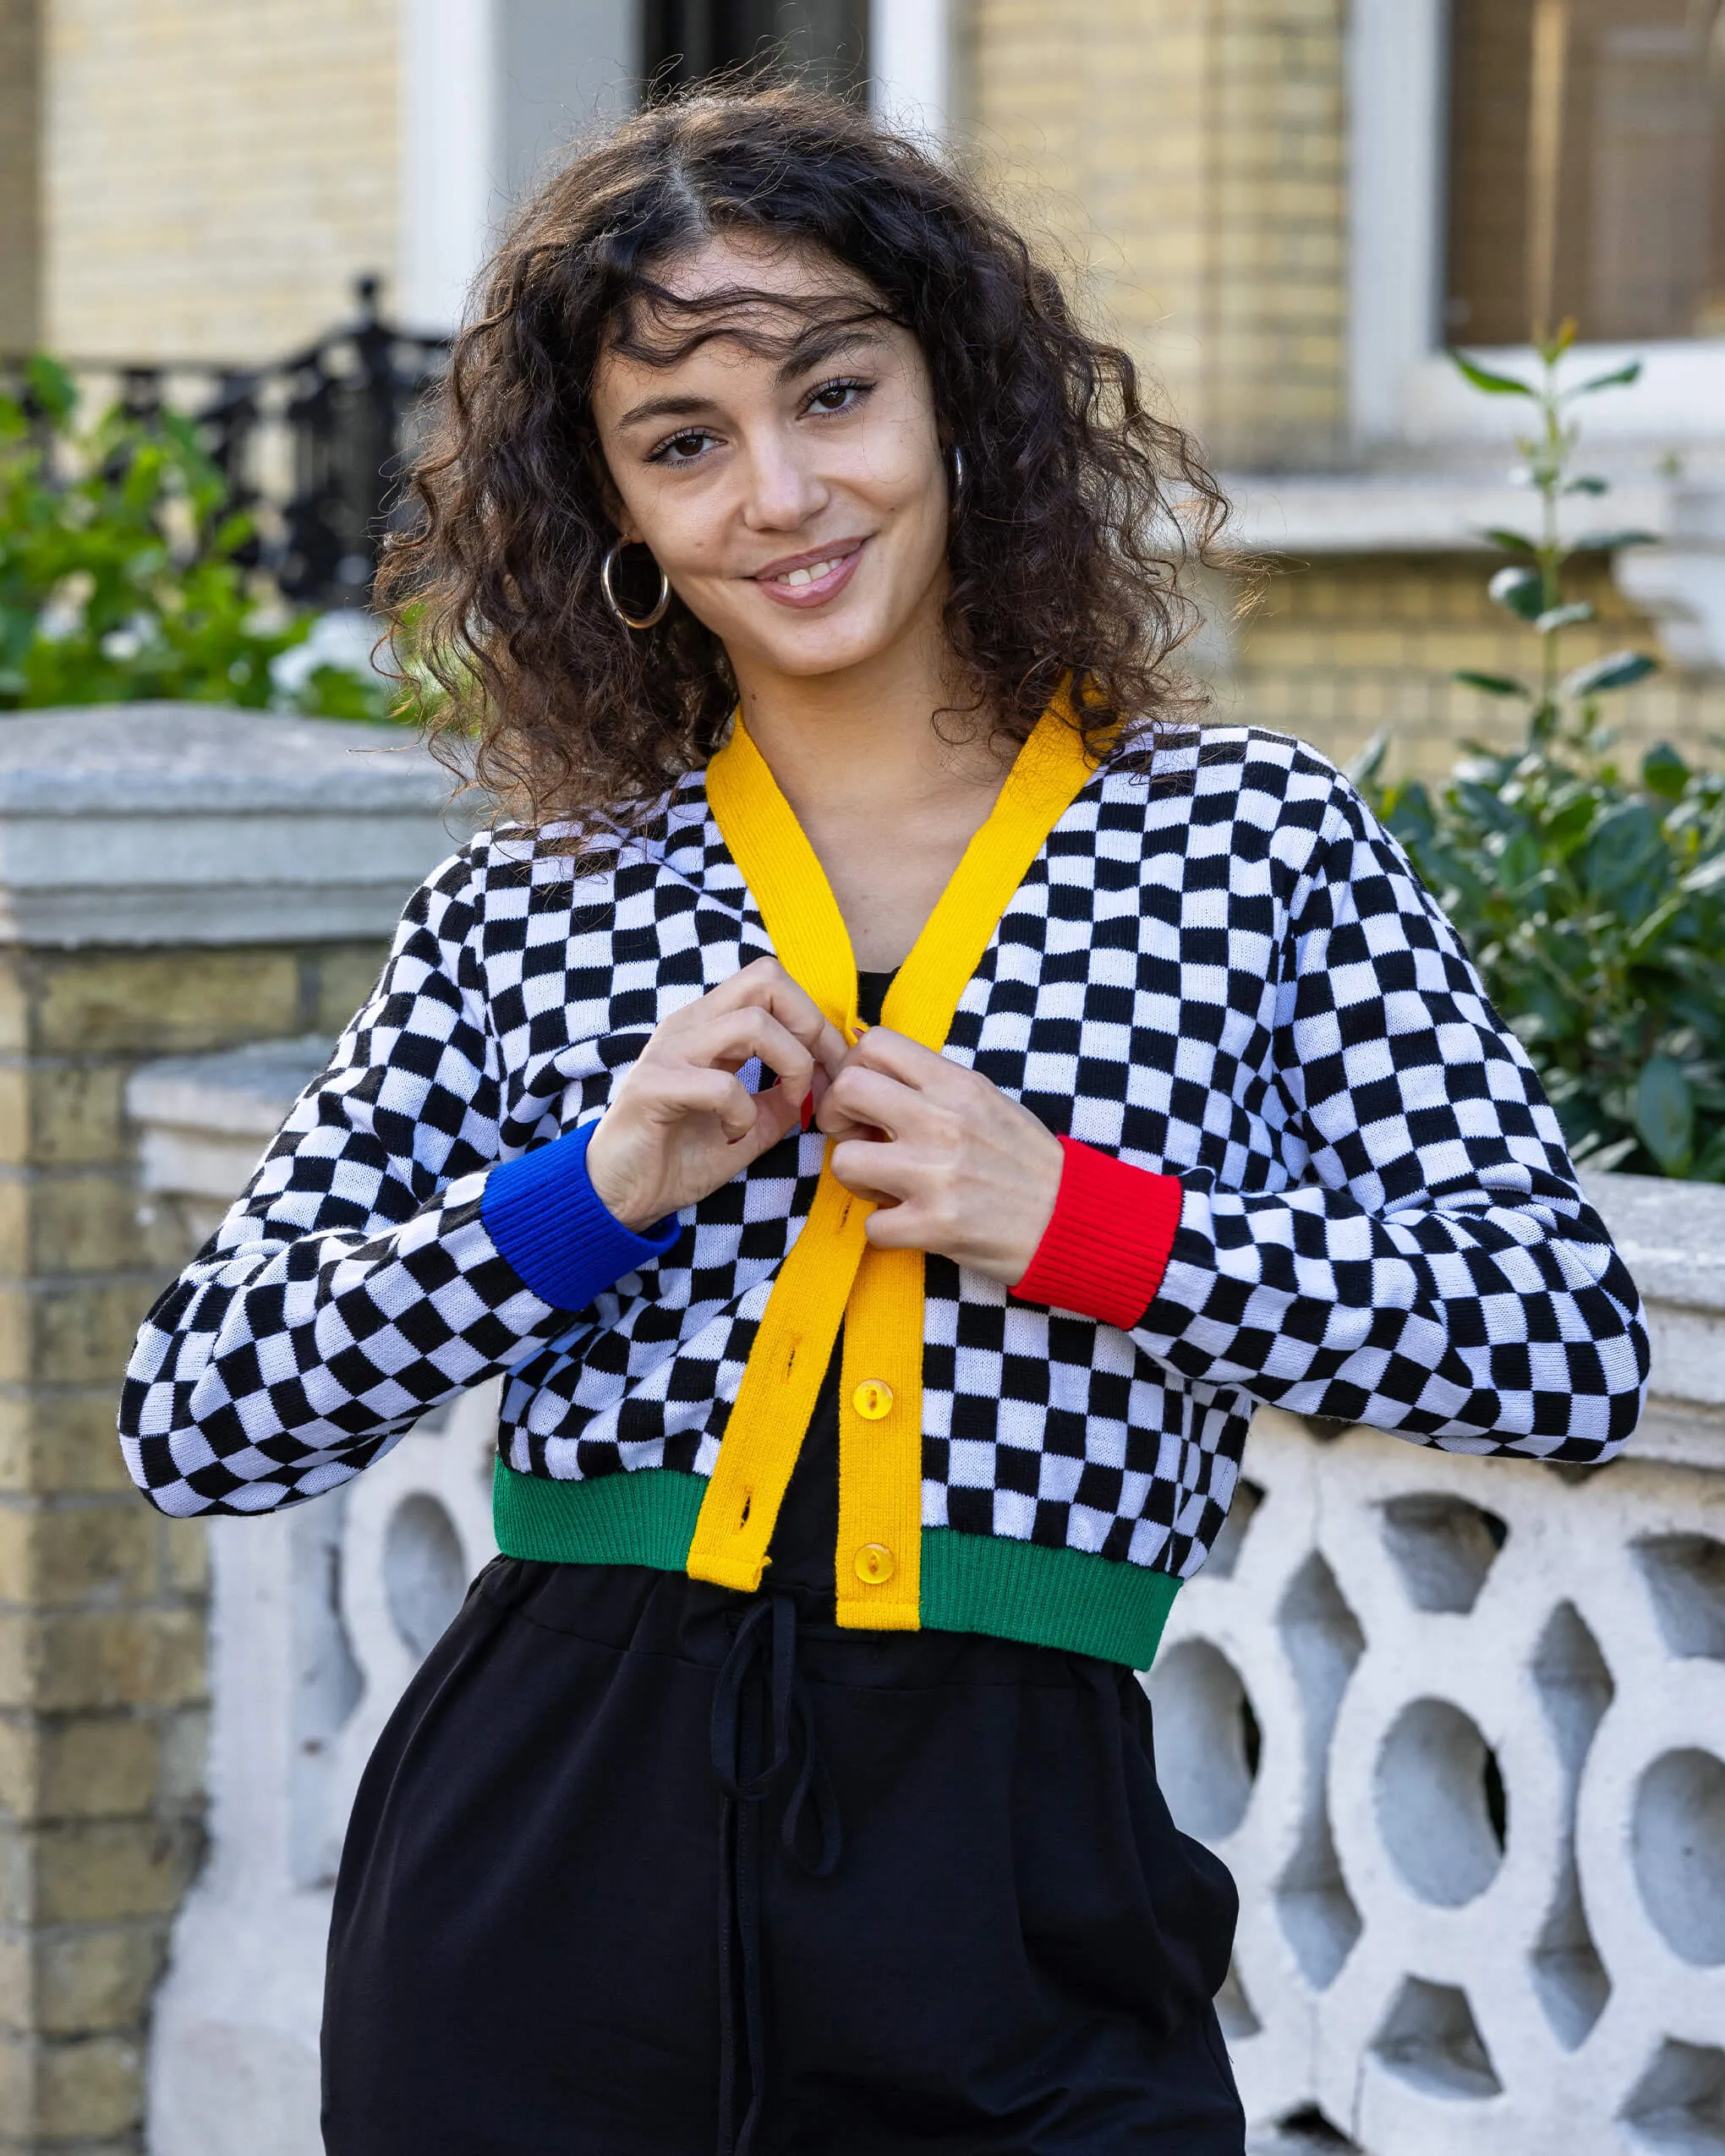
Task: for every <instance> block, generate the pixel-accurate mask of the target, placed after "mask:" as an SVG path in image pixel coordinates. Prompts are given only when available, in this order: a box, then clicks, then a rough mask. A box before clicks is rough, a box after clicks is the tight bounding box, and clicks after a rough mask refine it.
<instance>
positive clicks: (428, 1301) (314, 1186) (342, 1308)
mask: <svg viewBox="0 0 1725 2156" xmlns="http://www.w3.org/2000/svg"><path fill="white" fill-rule="evenodd" d="M467 887H468V869H467V867H466V863H465V862H464V860H463V856H460V855H457V856H456V857H455V859H454V860H453V861H452V862H449V863H448V864H446V867H444V868H443V869H442V870H441V871H439V872H438V873H436V874H435V875H434V876H433V877H432V878H430V880H429V881H428V882H427V883H426V884H425V885H424V886H423V887H422V889H420V890H419V892H418V893H417V894H416V895H415V896H414V897H413V900H411V901H410V902H409V904H408V909H407V911H406V912H405V914H404V915H403V919H402V922H401V926H400V928H399V929H398V931H397V935H396V938H395V942H394V944H393V947H392V950H391V953H390V955H389V958H388V960H387V962H386V965H385V966H384V969H383V972H382V974H381V977H380V979H379V981H378V983H377V986H376V988H375V989H374V990H373V992H372V994H371V996H370V999H368V1001H367V1002H366V1004H364V1007H363V1008H362V1009H361V1010H359V1013H358V1015H356V1016H355V1017H354V1019H353V1022H352V1023H351V1024H350V1025H349V1026H348V1029H347V1031H345V1032H344V1033H343V1034H342V1038H341V1040H340V1041H339V1042H337V1046H336V1049H335V1053H334V1055H333V1057H332V1059H331V1063H330V1064H329V1067H328V1069H327V1070H325V1072H324V1073H323V1075H321V1077H320V1078H319V1079H317V1080H316V1081H315V1082H314V1083H313V1084H312V1085H311V1086H309V1087H308V1088H307V1090H306V1092H304V1094H302V1095H301V1097H300V1098H299V1100H298V1102H297V1103H296V1104H295V1106H294V1107H293V1110H292V1112H291V1113H290V1114H289V1115H288V1120H287V1122H286V1124H285V1125H283V1127H282V1132H281V1135H279V1136H278V1137H277V1139H276V1140H275V1141H274V1142H273V1144H272V1145H271V1147H270V1149H269V1151H268V1152H267V1153H266V1155H265V1157H264V1158H263V1160H262V1161H261V1162H260V1164H259V1166H258V1168H257V1169H256V1171H255V1174H254V1175H253V1176H252V1179H251V1181H250V1183H249V1185H248V1187H247V1189H246V1190H245V1191H244V1193H243V1194H242V1196H240V1197H239V1198H238V1200H237V1201H236V1202H235V1204H234V1205H233V1208H232V1209H231V1211H230V1212H228V1214H227V1218H226V1219H225V1220H224V1221H223V1222H222V1225H221V1227H220V1228H218V1229H217V1230H216V1234H215V1235H214V1236H213V1237H212V1238H211V1241H210V1242H209V1244H208V1245H206V1246H205V1249H204V1250H202V1251H201V1252H200V1254H199V1256H197V1257H196V1258H195V1259H194V1261H193V1262H192V1263H191V1264H190V1265H189V1266H188V1267H186V1269H185V1271H184V1272H183V1273H182V1274H181V1275H180V1277H179V1278H178V1280H177V1281H176V1282H175V1283H174V1284H173V1286H172V1287H171V1288H170V1289H168V1290H167V1293H166V1294H163V1295H162V1297H161V1299H160V1300H158V1301H157V1303H156V1305H155V1307H154V1309H152V1310H151V1312H150V1314H149V1316H147V1317H146V1318H145V1321H144V1323H143V1326H142V1327H141V1328H140V1332H139V1334H138V1339H137V1344H136V1346H135V1348H134V1350H133V1354H132V1358H131V1362H130V1365H129V1369H128V1371H127V1376H126V1382H125V1387H124V1391H123V1395H122V1398H121V1404H120V1442H121V1448H122V1450H123V1453H124V1456H125V1460H126V1465H127V1468H128V1469H129V1472H130V1474H131V1476H132V1479H133V1480H134V1482H135V1483H136V1484H137V1485H138V1486H139V1488H140V1490H141V1491H143V1492H144V1494H145V1497H148V1498H149V1500H150V1502H151V1503H152V1504H153V1505H155V1506H156V1508H158V1509H159V1510H160V1511H162V1512H164V1513H171V1514H174V1515H178V1516H183V1515H186V1514H190V1513H255V1512H266V1511H271V1510H273V1509H274V1508H277V1507H279V1506H281V1505H283V1504H288V1503H291V1502H294V1501H295V1500H297V1499H300V1498H304V1497H315V1496H316V1495H318V1494H319V1493H320V1491H325V1490H328V1489H331V1488H333V1487H334V1486H336V1485H337V1483H341V1482H344V1481H347V1480H349V1479H350V1478H351V1477H352V1476H353V1475H356V1474H357V1473H358V1472H359V1469H362V1468H364V1467H366V1466H368V1465H370V1463H371V1462H372V1461H374V1460H375V1459H377V1458H381V1456H382V1454H383V1453H386V1451H388V1450H389V1449H390V1447H392V1445H393V1444H394V1443H395V1442H397V1439H399V1438H400V1437H401V1436H403V1435H405V1433H406V1432H407V1431H408V1430H409V1429H411V1428H412V1427H413V1424H414V1423H415V1422H416V1421H418V1420H419V1417H420V1416H421V1415H424V1414H425V1413H426V1412H427V1410H428V1409H431V1408H434V1407H435V1406H437V1405H439V1404H441V1402H443V1401H445V1400H447V1399H450V1398H452V1397H453V1396H454V1395H455V1394H457V1393H461V1392H463V1391H465V1390H467V1389H468V1387H471V1386H474V1385H477V1384H479V1383H482V1382H484V1381H485V1379H487V1378H488V1377H490V1376H495V1375H496V1374H497V1373H499V1372H500V1371H504V1370H507V1368H509V1367H510V1366H511V1365H513V1364H515V1363H517V1362H518V1361H519V1360H521V1359H522V1357H523V1355H524V1354H527V1353H528V1352H530V1351H531V1350H532V1349H534V1348H535V1347H538V1346H541V1345H544V1344H545V1343H547V1342H549V1341H550V1340H551V1339H554V1338H557V1337H559V1336H561V1335H563V1334H566V1333H567V1332H568V1331H569V1329H570V1325H571V1313H572V1311H578V1310H581V1309H583V1308H585V1307H586V1305H588V1304H589V1302H590V1301H591V1300H593V1297H594V1295H595V1294H598V1293H599V1292H600V1290H601V1289H605V1288H607V1287H610V1286H611V1285H612V1284H614V1283H615V1282H616V1280H617V1279H619V1278H622V1277H623V1276H624V1275H626V1274H627V1273H628V1272H632V1271H634V1270H636V1269H637V1268H638V1267H640V1266H641V1265H643V1263H646V1262H649V1261H651V1260H652V1259H653V1258H654V1257H656V1256H660V1255H661V1254H662V1252H663V1251H664V1250H665V1248H666V1247H668V1245H669V1243H670V1241H671V1239H673V1238H674V1236H675V1234H676V1223H675V1222H674V1221H672V1222H670V1223H666V1224H665V1228H666V1232H665V1233H662V1234H654V1235H650V1236H645V1237H643V1236H638V1235H634V1234H631V1232H630V1231H629V1230H628V1229H627V1228H624V1227H622V1225H621V1224H620V1223H618V1222H616V1221H615V1220H613V1219H612V1218H611V1215H610V1214H609V1213H607V1212H605V1208H604V1207H603V1206H602V1205H601V1204H600V1202H599V1200H598V1199H597V1197H596V1196H594V1192H593V1187H592V1185H591V1182H590V1181H589V1179H588V1177H587V1172H586V1145H587V1140H588V1137H589V1135H590V1134H591V1127H592V1126H591V1125H584V1126H583V1127H582V1128H581V1129H579V1130H574V1131H570V1132H567V1133H565V1134H564V1135H562V1136H561V1137H558V1138H556V1139H554V1140H553V1141H551V1142H550V1144H548V1145H544V1146H539V1147H537V1148H535V1149H534V1150H533V1151H531V1152H527V1153H525V1154H523V1155H521V1156H519V1157H517V1158H515V1159H513V1160H512V1161H510V1162H508V1163H504V1164H501V1165H500V1164H499V1161H498V1157H499V1151H500V1113H501V1109H500V1101H499V1085H498V1077H497V1069H496V1059H495V1053H494V1048H493V1043H492V1041H491V1038H490V1032H489V1029H488V1028H487V1026H486V1025H485V1017H484V1012H483V1008H482V1005H481V1003H480V999H479V993H478V989H477V984H476V982H474V981H469V980H468V979H466V978H465V977H464V975H465V973H466V970H467V968H466V962H465V952H466V944H465V938H466V935H467V932H468V928H470V926H471V923H472V919H473V911H472V906H471V904H470V902H469V900H468V896H467Z"/></svg>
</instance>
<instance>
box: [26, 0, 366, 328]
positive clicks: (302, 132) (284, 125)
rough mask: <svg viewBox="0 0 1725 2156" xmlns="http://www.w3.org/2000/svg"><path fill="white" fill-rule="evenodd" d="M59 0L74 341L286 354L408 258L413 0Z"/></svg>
mask: <svg viewBox="0 0 1725 2156" xmlns="http://www.w3.org/2000/svg"><path fill="white" fill-rule="evenodd" d="M0 4H8V0H0ZM41 4H42V6H43V8H44V10H45V14H46V28H45V40H44V45H45V50H44V60H45V76H44V104H45V118H46V128H45V134H44V145H43V213H44V223H45V238H46V256H47V277H46V292H45V303H44V304H45V314H46V335H47V339H48V340H49V341H50V342H52V345H53V346H54V347H55V348H56V349H57V350H58V351H61V352H63V353H68V354H70V355H73V356H74V357H77V358H140V359H150V358H189V359H223V358H233V359H260V358H271V357H273V356H276V355H277V354H281V353H286V352H288V351H290V350H292V348H293V347H294V346H295V345H296V344H298V343H300V342H304V341H306V340H308V339H309V337H311V336H312V335H314V334H315V332H317V331H320V330H322V329H324V328H326V327H327V326H329V325H330V324H331V323H332V322H334V321H336V320H339V319H340V318H341V317H342V315H345V314H346V313H348V311H349V309H350V307H351V304H352V287H353V278H354V277H355V276H356V275H359V274H360V273H361V272H364V271H374V270H375V271H381V272H382V273H383V274H384V275H385V276H388V275H390V274H391V273H392V271H393V269H394V265H395V259H396V225H397V156H396V139H397V138H396V93H397V0H244V4H240V3H239V0H147V4H145V3H144V0H122V4H116V0H41Z"/></svg>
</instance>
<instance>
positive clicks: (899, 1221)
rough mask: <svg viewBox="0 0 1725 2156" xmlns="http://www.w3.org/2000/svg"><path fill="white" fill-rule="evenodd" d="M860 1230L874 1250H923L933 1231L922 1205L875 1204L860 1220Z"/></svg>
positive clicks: (925, 1248) (927, 1248) (930, 1247)
mask: <svg viewBox="0 0 1725 2156" xmlns="http://www.w3.org/2000/svg"><path fill="white" fill-rule="evenodd" d="M862 1233H863V1234H865V1235H866V1236H867V1237H868V1240H869V1243H870V1245H872V1246H873V1248H874V1249H875V1250H930V1249H932V1248H933V1247H934V1246H933V1245H932V1244H931V1243H930V1242H929V1240H928V1238H929V1235H930V1234H932V1233H933V1230H932V1229H931V1228H929V1226H928V1222H927V1220H926V1219H925V1218H923V1211H922V1208H921V1207H919V1206H914V1205H893V1206H877V1207H875V1209H874V1211H873V1212H871V1213H870V1214H869V1216H868V1219H867V1220H866V1221H864V1223H862Z"/></svg>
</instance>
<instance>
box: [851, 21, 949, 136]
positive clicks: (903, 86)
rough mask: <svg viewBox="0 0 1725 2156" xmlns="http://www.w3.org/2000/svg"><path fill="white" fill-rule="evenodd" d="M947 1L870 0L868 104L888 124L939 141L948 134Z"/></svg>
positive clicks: (907, 132)
mask: <svg viewBox="0 0 1725 2156" xmlns="http://www.w3.org/2000/svg"><path fill="white" fill-rule="evenodd" d="M952 36H953V25H952V9H951V5H950V0H869V6H868V77H869V80H868V104H869V109H870V111H871V112H873V113H874V114H875V116H876V117H877V118H879V119H881V120H884V122H885V123H886V124H887V125H888V126H889V127H895V128H901V129H903V130H904V131H905V133H906V134H920V135H923V136H925V137H926V138H927V139H928V140H929V141H931V142H934V143H937V144H939V143H941V142H944V141H945V140H947V139H948V137H949V136H950V134H951V133H952V127H953V112H952V102H953V65H952Z"/></svg>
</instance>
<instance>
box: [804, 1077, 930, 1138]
mask: <svg viewBox="0 0 1725 2156" xmlns="http://www.w3.org/2000/svg"><path fill="white" fill-rule="evenodd" d="M927 1114H928V1108H927V1104H926V1103H924V1101H923V1096H922V1095H921V1094H920V1093H918V1092H915V1091H914V1090H913V1089H912V1087H911V1086H904V1085H901V1084H900V1083H899V1081H897V1080H896V1079H895V1078H889V1077H887V1076H886V1075H884V1073H883V1072H881V1071H879V1070H864V1069H863V1068H862V1067H861V1066H860V1065H859V1064H855V1063H852V1064H848V1065H847V1066H846V1069H844V1070H841V1072H840V1073H839V1075H838V1076H837V1077H836V1078H835V1079H834V1081H833V1082H832V1084H831V1086H829V1088H828V1089H827V1094H826V1097H825V1099H824V1101H822V1103H821V1104H820V1127H821V1129H822V1130H824V1131H825V1132H826V1134H827V1135H828V1136H829V1137H830V1138H837V1137H841V1136H843V1135H846V1133H847V1132H849V1131H850V1130H853V1129H855V1128H856V1126H857V1125H859V1124H869V1125H873V1126H874V1127H875V1128H876V1129H878V1130H886V1131H890V1133H891V1135H893V1136H894V1137H895V1138H899V1137H903V1136H905V1135H906V1134H907V1132H909V1131H912V1130H917V1128H918V1127H919V1126H920V1125H921V1124H922V1123H923V1121H924V1120H925V1119H926V1118H927Z"/></svg>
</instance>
